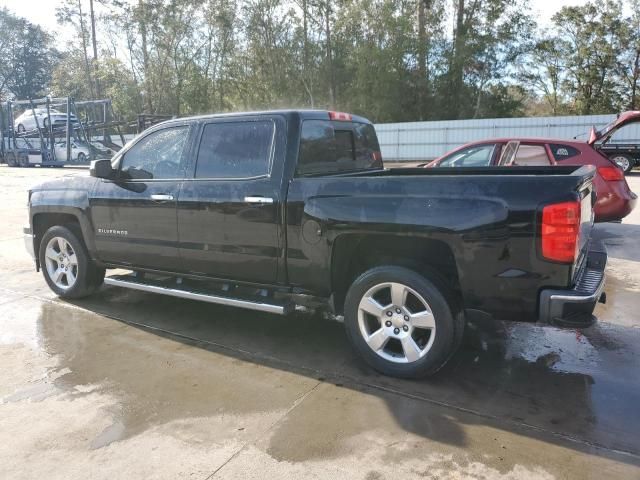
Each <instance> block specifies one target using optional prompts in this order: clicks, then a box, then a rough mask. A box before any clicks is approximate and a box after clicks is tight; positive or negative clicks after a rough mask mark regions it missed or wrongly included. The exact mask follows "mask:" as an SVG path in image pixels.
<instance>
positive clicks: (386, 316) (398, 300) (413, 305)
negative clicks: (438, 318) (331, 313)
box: [358, 282, 436, 363]
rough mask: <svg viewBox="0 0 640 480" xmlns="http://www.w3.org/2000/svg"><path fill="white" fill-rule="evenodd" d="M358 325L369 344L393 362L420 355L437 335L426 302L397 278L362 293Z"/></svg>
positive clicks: (425, 352) (419, 357) (411, 359)
mask: <svg viewBox="0 0 640 480" xmlns="http://www.w3.org/2000/svg"><path fill="white" fill-rule="evenodd" d="M358 326H359V329H360V334H361V335H362V337H363V339H364V341H365V342H366V343H367V345H368V346H369V348H371V350H373V351H374V352H375V353H376V354H377V355H378V356H380V357H382V358H384V359H385V360H388V361H391V362H395V363H413V362H415V361H417V360H419V359H421V358H423V357H424V356H425V355H426V354H427V353H428V352H429V350H430V349H431V347H432V346H433V341H434V339H435V335H436V323H435V318H434V315H433V311H432V309H431V307H430V305H429V303H428V302H427V301H426V300H425V299H424V298H423V297H422V296H421V295H420V294H418V293H417V292H416V291H415V290H413V289H412V288H410V287H408V286H407V285H404V284H401V283H396V282H388V283H380V284H378V285H375V286H374V287H372V288H370V289H369V290H368V291H367V292H366V293H365V294H364V295H363V297H362V299H361V300H360V304H359V305H358Z"/></svg>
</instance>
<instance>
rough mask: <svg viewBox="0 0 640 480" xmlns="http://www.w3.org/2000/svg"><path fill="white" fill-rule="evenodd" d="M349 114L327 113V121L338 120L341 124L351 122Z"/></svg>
mask: <svg viewBox="0 0 640 480" xmlns="http://www.w3.org/2000/svg"><path fill="white" fill-rule="evenodd" d="M351 118H352V117H351V114H350V113H344V112H329V120H339V121H343V122H350V121H351Z"/></svg>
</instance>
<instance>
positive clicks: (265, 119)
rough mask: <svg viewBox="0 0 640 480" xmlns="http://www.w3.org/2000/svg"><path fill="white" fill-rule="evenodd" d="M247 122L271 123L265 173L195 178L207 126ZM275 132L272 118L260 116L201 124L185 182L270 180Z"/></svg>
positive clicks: (275, 126)
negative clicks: (189, 173) (191, 164)
mask: <svg viewBox="0 0 640 480" xmlns="http://www.w3.org/2000/svg"><path fill="white" fill-rule="evenodd" d="M249 122H265V123H271V126H272V127H273V129H272V131H271V144H270V146H269V155H268V163H267V173H264V174H261V175H253V176H247V177H196V172H197V171H198V156H199V155H200V147H201V146H202V139H203V138H204V129H205V128H206V127H207V125H218V124H221V123H249ZM276 131H277V124H276V120H275V118H273V117H267V116H261V117H249V118H247V117H233V118H224V119H213V120H210V121H206V122H203V123H202V124H201V126H200V132H199V135H198V142H197V147H196V148H195V151H194V155H193V168H192V169H191V176H189V177H188V178H185V180H189V181H195V182H198V181H239V180H259V179H263V178H271V174H272V172H273V161H274V157H275V149H276Z"/></svg>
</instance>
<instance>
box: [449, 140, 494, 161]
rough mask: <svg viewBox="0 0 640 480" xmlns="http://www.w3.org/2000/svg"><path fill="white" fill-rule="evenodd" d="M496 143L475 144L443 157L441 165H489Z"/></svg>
mask: <svg viewBox="0 0 640 480" xmlns="http://www.w3.org/2000/svg"><path fill="white" fill-rule="evenodd" d="M494 149H495V145H494V144H493V143H491V144H487V145H475V146H473V147H468V148H465V149H463V150H460V151H458V152H455V153H452V154H451V155H449V156H447V157H445V158H444V159H442V161H441V162H440V163H439V164H438V166H439V167H488V166H489V165H490V164H491V158H492V157H493V151H494Z"/></svg>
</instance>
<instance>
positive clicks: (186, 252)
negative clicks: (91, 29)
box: [25, 111, 606, 377]
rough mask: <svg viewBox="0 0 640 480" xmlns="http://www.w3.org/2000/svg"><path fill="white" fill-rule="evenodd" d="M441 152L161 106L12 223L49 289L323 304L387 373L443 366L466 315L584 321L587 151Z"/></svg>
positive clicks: (332, 119) (331, 125) (318, 118)
mask: <svg viewBox="0 0 640 480" xmlns="http://www.w3.org/2000/svg"><path fill="white" fill-rule="evenodd" d="M454 170H456V171H455V172H454V171H452V170H451V169H447V168H438V169H422V168H420V169H418V168H416V169H385V168H383V164H382V159H381V154H380V150H379V146H378V140H377V138H376V134H375V130H374V128H373V126H372V125H371V123H370V122H369V121H367V120H366V119H364V118H360V117H357V116H352V115H349V114H345V113H338V112H326V111H272V112H256V113H242V114H228V115H213V116H202V117H195V118H189V119H177V120H171V121H168V122H165V123H162V124H159V125H157V126H154V127H152V128H150V129H149V130H147V131H145V132H144V133H143V134H141V135H140V136H138V137H137V138H136V139H134V140H133V141H132V142H130V143H129V144H128V145H126V146H125V148H123V149H122V150H121V151H120V152H119V153H118V154H117V155H116V156H115V157H114V158H113V159H112V160H111V161H108V160H96V161H94V162H93V163H92V166H91V170H90V174H91V176H87V177H68V178H63V179H60V180H56V181H52V182H49V183H46V184H44V185H41V186H39V187H36V188H33V189H32V190H30V191H29V226H28V227H26V228H25V235H26V237H25V238H26V244H27V248H28V249H29V250H30V251H31V252H32V254H33V252H35V256H34V258H35V262H36V268H37V269H41V270H42V272H43V274H44V278H45V280H46V281H47V283H48V284H49V286H50V287H51V289H52V290H53V291H54V292H55V293H56V294H57V295H59V296H61V297H63V298H77V297H81V296H85V295H88V294H90V293H91V292H93V291H95V290H96V289H97V288H99V287H100V285H101V284H102V283H106V284H109V285H115V286H120V287H127V288H133V289H138V290H143V291H148V292H155V293H161V294H166V295H173V296H178V297H183V298H190V299H197V300H204V301H209V302H212V303H218V304H223V305H231V306H237V307H242V308H249V309H254V310H259V311H264V312H271V313H280V314H286V313H288V312H291V311H292V310H294V309H295V308H296V306H303V307H304V306H306V307H309V306H315V307H322V306H327V307H328V308H331V309H332V311H333V312H334V313H335V314H336V315H343V316H344V322H345V326H346V331H347V335H348V337H349V339H350V341H351V342H352V344H353V346H354V347H355V349H356V350H357V351H358V352H359V353H360V354H361V355H362V357H363V358H364V359H365V360H366V361H367V362H368V363H369V364H370V365H372V366H373V367H374V368H376V369H378V370H379V371H381V372H383V373H386V374H389V375H395V376H400V377H419V376H425V375H429V374H432V373H434V372H435V371H437V370H438V369H439V368H440V367H442V365H444V363H445V362H446V361H447V360H448V359H449V358H450V356H451V355H452V354H453V352H454V351H455V350H456V348H457V347H458V345H459V343H460V340H461V338H462V332H463V328H464V325H465V319H468V318H470V317H472V316H485V317H486V316H491V317H497V318H500V319H505V320H514V321H534V322H535V321H537V322H541V323H544V324H554V325H560V326H570V327H586V326H589V325H590V324H591V323H592V322H593V320H594V319H593V316H592V312H593V309H594V307H595V304H596V302H597V301H598V300H600V299H601V298H602V296H603V295H602V290H603V284H604V268H605V263H606V253H605V251H604V250H602V249H601V248H600V247H599V246H597V245H595V243H594V242H592V241H591V238H590V231H591V227H592V224H593V213H592V204H593V202H594V195H593V194H592V187H591V181H592V178H593V175H594V169H593V168H592V167H589V166H586V167H580V168H578V167H553V168H551V167H535V168H530V167H518V168H500V167H498V168H486V169H485V168H478V169H474V168H469V169H465V171H464V172H463V173H462V174H461V173H460V172H459V171H458V169H454ZM110 268H118V269H126V270H128V271H130V272H131V273H128V274H125V275H122V274H120V275H116V274H112V275H111V276H107V277H105V270H106V269H110Z"/></svg>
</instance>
